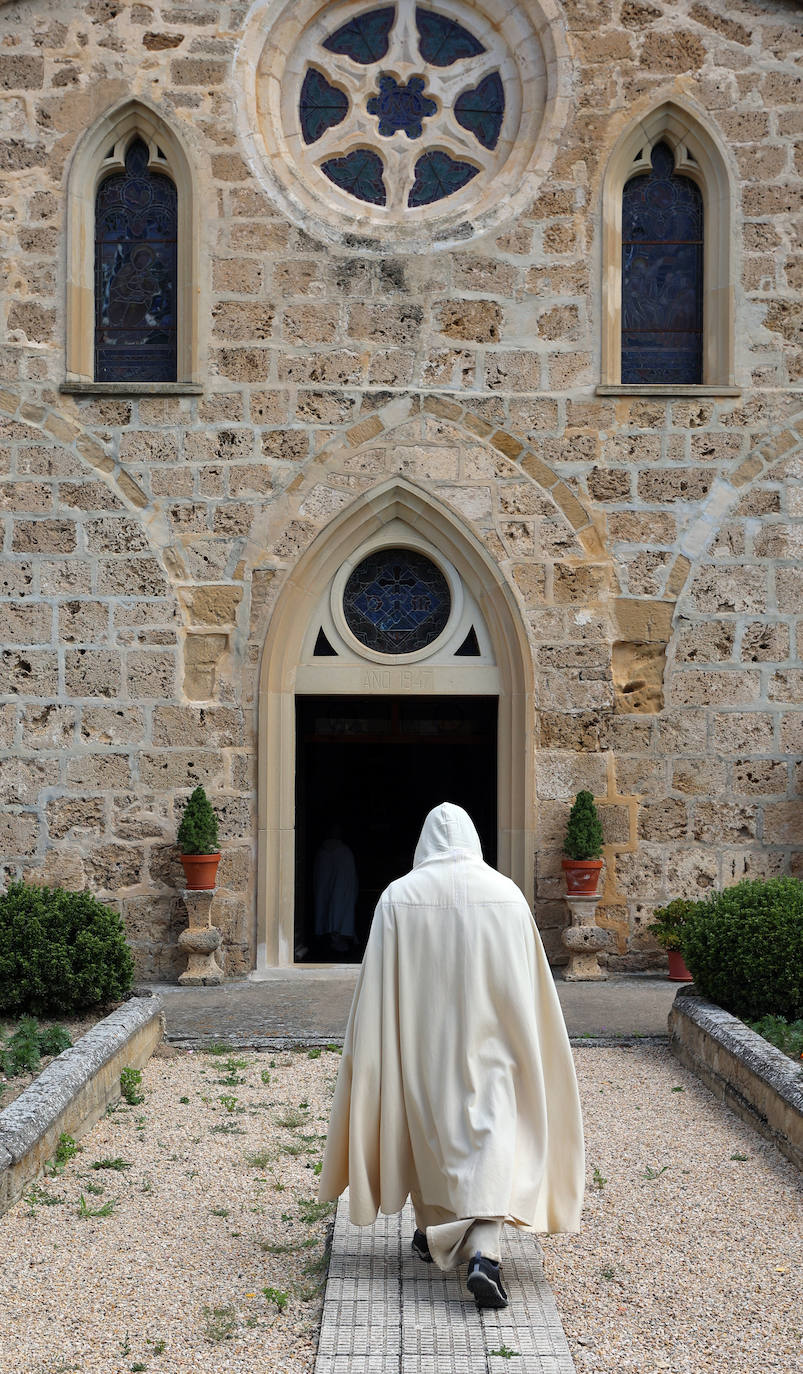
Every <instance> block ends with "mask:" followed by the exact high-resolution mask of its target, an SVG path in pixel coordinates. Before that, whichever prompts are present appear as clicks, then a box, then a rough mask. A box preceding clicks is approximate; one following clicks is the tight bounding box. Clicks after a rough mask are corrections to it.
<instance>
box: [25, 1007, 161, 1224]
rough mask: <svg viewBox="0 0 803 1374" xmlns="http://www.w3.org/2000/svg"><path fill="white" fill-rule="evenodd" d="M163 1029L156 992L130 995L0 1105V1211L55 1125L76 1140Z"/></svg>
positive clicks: (37, 1164)
mask: <svg viewBox="0 0 803 1374" xmlns="http://www.w3.org/2000/svg"><path fill="white" fill-rule="evenodd" d="M163 1035H164V1016H163V1013H162V1004H161V1002H160V1000H159V998H158V997H133V998H132V999H131V1000H130V1001H129V1002H126V1003H124V1005H123V1006H122V1007H118V1008H117V1010H116V1011H113V1012H112V1013H111V1015H110V1016H106V1017H104V1019H103V1020H102V1021H99V1022H98V1024H97V1025H96V1026H93V1027H92V1029H91V1030H90V1031H87V1032H86V1035H83V1036H82V1037H81V1039H80V1040H79V1041H78V1043H77V1044H76V1045H73V1047H72V1048H71V1049H69V1050H65V1051H64V1052H63V1054H60V1055H59V1056H58V1058H56V1059H54V1060H53V1062H52V1063H51V1064H48V1066H47V1068H46V1069H44V1070H43V1071H42V1073H41V1074H40V1075H39V1077H38V1078H37V1079H36V1080H35V1082H33V1083H31V1085H30V1087H28V1088H26V1089H25V1091H24V1092H23V1093H20V1096H19V1097H17V1098H16V1099H15V1100H14V1101H13V1102H12V1103H11V1104H10V1106H8V1107H7V1108H6V1110H5V1111H4V1112H0V1214H2V1213H3V1212H5V1211H7V1210H8V1208H9V1207H10V1206H11V1204H12V1203H13V1202H16V1201H17V1198H19V1197H20V1196H21V1194H22V1192H23V1190H24V1189H25V1188H26V1187H27V1185H28V1184H29V1183H30V1182H32V1180H33V1179H35V1178H38V1176H39V1175H40V1174H41V1173H42V1170H43V1169H44V1166H45V1164H46V1163H47V1161H48V1160H50V1159H52V1158H53V1156H54V1155H55V1153H56V1147H57V1145H58V1142H59V1136H60V1135H61V1134H62V1132H65V1133H66V1134H67V1135H71V1136H72V1137H73V1138H74V1139H75V1140H78V1139H80V1137H81V1136H82V1135H85V1134H86V1132H87V1131H88V1130H89V1129H90V1127H92V1126H94V1124H95V1122H96V1121H98V1120H99V1119H100V1117H101V1116H103V1113H104V1112H105V1111H106V1108H107V1107H108V1106H109V1105H110V1104H111V1103H112V1102H116V1101H117V1099H118V1098H119V1097H120V1074H121V1072H122V1070H123V1069H124V1068H132V1069H141V1068H142V1066H143V1065H144V1064H146V1063H147V1061H148V1059H149V1058H150V1056H151V1055H152V1054H153V1051H154V1050H155V1048H156V1046H157V1045H158V1044H159V1042H160V1041H161V1039H162V1036H163Z"/></svg>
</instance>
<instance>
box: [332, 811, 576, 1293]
mask: <svg viewBox="0 0 803 1374" xmlns="http://www.w3.org/2000/svg"><path fill="white" fill-rule="evenodd" d="M584 1173H585V1170H584V1150H583V1129H582V1119H581V1115H580V1101H579V1095H578V1091H577V1080H576V1076H575V1072H574V1064H573V1061H572V1056H571V1050H570V1047H569V1040H568V1036H567V1034H566V1027H565V1024H564V1020H563V1015H562V1012H561V1009H560V1003H559V1001H558V997H557V993H556V991H555V987H554V983H553V980H552V974H551V972H550V969H549V964H548V963H547V959H546V955H545V953H544V949H543V945H542V944H541V939H540V937H539V934H538V931H537V929H536V926H535V922H534V921H533V918H532V915H531V913H530V909H529V907H528V906H527V903H526V901H525V900H524V897H523V896H522V894H521V892H520V891H519V889H518V888H517V887H516V885H515V883H513V882H511V881H510V879H509V878H505V877H503V876H502V874H500V873H498V872H496V870H495V869H493V868H490V867H489V866H488V865H487V864H485V863H483V860H482V851H481V848H480V842H479V837H478V835H477V832H476V830H475V828H474V825H473V823H472V821H471V819H470V817H469V816H468V815H467V814H466V812H465V811H463V810H462V809H461V808H460V807H459V806H453V805H452V804H451V803H448V802H447V803H444V804H443V805H442V806H438V807H436V808H435V809H434V810H433V811H431V812H430V813H429V815H428V816H427V818H426V821H425V823H424V828H423V830H422V832H421V838H420V839H419V842H418V846H417V848H416V852H415V859H414V865H413V869H412V871H411V872H410V873H408V874H406V875H405V877H403V878H399V879H398V880H397V881H396V882H393V883H391V884H390V886H389V887H388V888H387V889H386V890H385V892H384V893H383V894H382V896H381V898H380V900H379V904H378V906H377V908H376V912H375V915H374V920H373V925H372V927H371V933H370V936H369V939H368V944H367V947H366V950H365V956H364V959H363V963H362V968H361V970H360V976H359V979H358V982H357V987H356V989H355V992H354V1001H353V1003H352V1007H351V1013H350V1015H349V1020H348V1025H347V1028H346V1038H345V1044H344V1047H343V1056H342V1059H341V1063H340V1071H339V1074H338V1079H337V1086H336V1089H335V1096H334V1102H333V1105H332V1113H331V1120H330V1124H329V1135H328V1139H327V1143H326V1153H325V1157H324V1162H323V1170H322V1173H321V1183H320V1193H319V1196H320V1198H321V1200H323V1201H328V1200H331V1199H333V1198H336V1197H338V1196H339V1195H340V1193H342V1192H343V1191H344V1189H345V1188H346V1187H348V1189H349V1213H350V1217H351V1220H352V1222H353V1223H354V1224H355V1225H357V1226H368V1225H370V1224H371V1223H372V1222H374V1221H375V1220H376V1218H377V1215H378V1213H379V1212H380V1211H381V1212H385V1213H393V1212H398V1211H400V1209H401V1208H402V1207H403V1206H404V1203H405V1201H406V1199H407V1196H408V1194H409V1195H410V1196H411V1197H412V1201H413V1206H414V1210H415V1216H416V1226H417V1228H418V1230H417V1232H416V1239H415V1240H414V1249H416V1252H417V1253H418V1254H419V1255H420V1257H421V1258H422V1259H423V1258H429V1256H431V1258H432V1259H434V1261H435V1263H436V1264H437V1265H438V1266H439V1267H440V1268H442V1269H447V1268H452V1267H454V1266H455V1265H456V1264H457V1263H459V1262H460V1261H461V1260H464V1259H467V1258H469V1257H471V1256H472V1255H476V1254H477V1253H479V1254H481V1255H485V1256H487V1257H488V1258H489V1259H490V1260H498V1258H499V1255H498V1253H496V1254H494V1253H492V1252H493V1251H494V1250H496V1251H497V1252H498V1249H499V1244H498V1242H499V1235H500V1232H501V1226H502V1224H503V1223H504V1222H507V1223H508V1224H511V1225H514V1226H520V1227H523V1228H525V1229H527V1230H534V1231H547V1232H555V1231H577V1230H578V1229H579V1225H580V1211H581V1207H582V1201H583V1187H584ZM419 1232H420V1233H424V1234H425V1237H426V1240H424V1234H422V1235H421V1236H420V1241H419ZM417 1241H419V1243H418V1244H417V1243H416V1242H417ZM427 1250H428V1253H425V1252H426V1251H427ZM471 1286H472V1283H471V1267H470V1269H469V1287H470V1288H471ZM500 1287H501V1285H500ZM472 1291H474V1290H473V1289H472ZM475 1297H477V1300H478V1301H479V1300H480V1299H479V1297H478V1294H477V1293H476V1292H475ZM486 1305H493V1306H503V1305H504V1303H503V1302H502V1301H501V1299H500V1301H499V1302H495V1301H494V1302H493V1303H488V1304H486Z"/></svg>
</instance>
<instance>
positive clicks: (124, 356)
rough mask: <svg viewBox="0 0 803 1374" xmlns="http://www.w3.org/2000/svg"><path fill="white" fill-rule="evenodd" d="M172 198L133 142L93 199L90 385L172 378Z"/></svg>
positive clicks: (170, 185) (141, 147) (165, 182)
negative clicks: (118, 168) (92, 373)
mask: <svg viewBox="0 0 803 1374" xmlns="http://www.w3.org/2000/svg"><path fill="white" fill-rule="evenodd" d="M177 212H178V197H177V195H176V188H175V186H174V185H173V183H172V181H171V180H170V179H169V177H167V176H164V175H163V174H162V173H160V172H153V171H151V170H150V169H149V168H148V149H147V147H146V145H145V143H144V142H143V141H142V140H141V139H136V140H135V141H134V142H133V143H132V144H131V147H130V148H129V150H128V153H127V155H126V160H125V172H119V173H114V174H113V175H112V176H109V177H107V178H106V180H105V181H103V182H101V185H100V187H99V189H98V193H97V197H96V201H95V379H96V381H100V382H110V381H135V382H137V381H150V382H156V381H159V382H167V381H175V380H176V276H177V272H176V262H177V257H176V233H177Z"/></svg>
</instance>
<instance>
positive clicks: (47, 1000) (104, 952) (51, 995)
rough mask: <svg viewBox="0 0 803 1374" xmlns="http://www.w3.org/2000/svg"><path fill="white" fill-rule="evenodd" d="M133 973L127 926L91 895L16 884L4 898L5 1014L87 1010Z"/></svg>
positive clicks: (0, 970) (124, 986)
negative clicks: (127, 941)
mask: <svg viewBox="0 0 803 1374" xmlns="http://www.w3.org/2000/svg"><path fill="white" fill-rule="evenodd" d="M133 977H134V961H133V959H132V957H131V951H130V949H129V947H128V944H127V943H126V938H125V931H124V929H123V923H122V921H121V919H120V917H119V916H118V915H117V913H116V912H115V911H112V910H111V909H110V908H109V907H107V906H104V905H103V903H102V902H99V901H98V900H97V899H96V898H95V897H93V896H92V894H91V893H89V892H66V891H65V890H64V889H63V888H60V887H36V886H33V885H28V884H27V883H11V884H10V885H9V887H8V889H7V890H6V891H5V892H4V893H2V895H0V1013H2V1014H5V1015H10V1016H17V1015H20V1014H25V1013H31V1014H33V1015H34V1016H43V1015H48V1014H53V1013H58V1014H64V1013H70V1012H81V1011H85V1010H87V1009H88V1008H90V1007H95V1006H101V1005H103V1004H104V1003H106V1002H117V1001H119V1000H120V999H121V998H123V997H125V995H126V993H127V992H128V991H129V990H130V988H131V983H132V981H133Z"/></svg>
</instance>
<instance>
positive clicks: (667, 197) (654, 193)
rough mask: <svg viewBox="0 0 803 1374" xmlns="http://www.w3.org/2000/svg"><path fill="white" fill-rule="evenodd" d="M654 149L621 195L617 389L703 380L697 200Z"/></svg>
mask: <svg viewBox="0 0 803 1374" xmlns="http://www.w3.org/2000/svg"><path fill="white" fill-rule="evenodd" d="M674 166H675V162H674V157H673V155H672V151H671V149H670V148H669V147H667V145H666V144H665V143H658V144H657V145H656V147H655V148H654V149H653V153H652V171H651V172H650V173H649V174H647V175H643V176H642V175H639V176H636V177H633V178H631V180H630V181H629V182H628V183H627V185H626V186H625V189H624V193H623V196H622V382H623V383H639V382H641V383H651V384H654V383H665V384H667V385H670V384H675V385H677V384H688V383H694V382H700V381H701V380H702V339H703V198H702V195H701V193H700V190H699V189H698V187H697V186H696V185H695V184H694V182H693V181H691V180H690V179H689V178H688V177H683V176H678V174H677V173H676V172H675V170H674Z"/></svg>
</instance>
